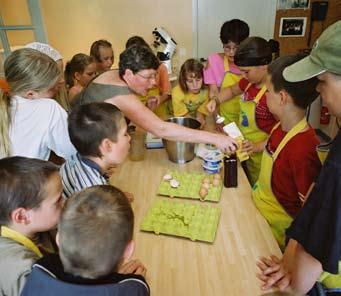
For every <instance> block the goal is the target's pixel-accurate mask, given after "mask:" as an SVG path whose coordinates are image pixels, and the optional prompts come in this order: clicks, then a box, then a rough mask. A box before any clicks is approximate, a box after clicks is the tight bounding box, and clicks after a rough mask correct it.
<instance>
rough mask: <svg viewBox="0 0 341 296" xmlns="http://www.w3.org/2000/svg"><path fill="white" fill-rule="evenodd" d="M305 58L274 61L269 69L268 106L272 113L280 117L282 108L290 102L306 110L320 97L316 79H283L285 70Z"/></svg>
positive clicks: (291, 57) (295, 57)
mask: <svg viewBox="0 0 341 296" xmlns="http://www.w3.org/2000/svg"><path fill="white" fill-rule="evenodd" d="M302 58H304V55H299V54H296V55H290V56H283V57H280V58H278V59H276V60H275V61H273V62H272V63H271V64H270V65H269V67H268V76H267V81H266V85H267V90H268V92H267V94H266V96H267V105H268V107H269V109H270V111H271V112H272V113H274V114H275V115H280V113H281V112H282V109H281V108H280V106H284V105H286V103H287V102H288V100H292V102H293V104H294V105H295V106H296V107H298V108H300V109H303V110H304V109H306V108H307V107H308V106H309V105H310V104H311V103H312V102H313V101H314V100H315V99H316V98H317V96H318V92H317V91H316V86H317V83H318V79H317V78H316V77H313V78H310V79H307V80H303V81H299V82H288V81H286V80H285V79H284V77H283V70H284V69H285V68H286V67H288V66H290V65H292V64H294V63H296V62H298V61H299V60H301V59H302Z"/></svg>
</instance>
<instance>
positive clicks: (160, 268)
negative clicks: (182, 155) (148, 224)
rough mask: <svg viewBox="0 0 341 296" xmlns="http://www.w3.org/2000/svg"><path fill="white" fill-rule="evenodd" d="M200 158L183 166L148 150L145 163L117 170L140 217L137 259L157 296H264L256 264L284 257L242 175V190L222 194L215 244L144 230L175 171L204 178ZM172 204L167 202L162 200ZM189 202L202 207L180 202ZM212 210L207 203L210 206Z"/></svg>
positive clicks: (161, 151) (117, 177)
mask: <svg viewBox="0 0 341 296" xmlns="http://www.w3.org/2000/svg"><path fill="white" fill-rule="evenodd" d="M201 163H202V161H201V160H200V159H198V158H196V159H194V160H193V161H191V162H189V163H187V164H184V165H178V164H175V163H172V162H170V161H169V160H168V158H167V154H166V151H165V150H164V149H158V150H147V153H146V158H145V160H143V161H138V162H132V161H130V160H126V161H125V163H124V164H123V165H122V166H121V167H119V168H117V169H116V171H115V172H114V175H113V176H112V178H111V181H112V184H113V185H115V186H117V187H119V188H120V189H122V190H123V191H128V192H132V193H133V194H134V196H135V201H134V202H133V203H132V206H133V209H134V213H135V233H134V239H135V242H136V251H135V256H134V257H135V258H139V259H140V260H141V261H142V262H143V263H144V264H145V265H146V267H147V269H148V271H147V281H148V283H149V285H150V287H151V292H152V295H162V296H168V295H172V296H173V295H177V296H182V295H184V296H192V295H193V296H194V295H195V296H197V295H205V296H206V295H207V296H208V295H209V296H211V295H214V296H220V295H228V296H231V295H236V296H237V295H238V296H246V295H250V296H251V295H252V296H254V295H260V294H261V291H260V289H259V287H260V281H259V280H258V279H257V278H256V275H255V274H256V271H257V267H256V260H257V259H258V257H259V256H261V255H265V256H267V255H270V254H275V255H277V256H281V252H280V250H279V247H278V245H277V243H276V241H275V239H274V238H273V236H272V234H271V231H270V228H269V226H268V224H267V223H266V221H265V220H264V219H263V217H262V216H261V215H260V214H259V212H258V211H257V209H256V208H255V206H254V204H253V202H252V200H251V188H250V185H249V183H248V181H247V179H246V177H245V174H244V172H243V170H242V169H241V168H240V167H239V169H238V188H231V189H227V188H224V189H223V191H222V197H221V201H220V202H219V203H208V204H210V205H212V206H217V207H221V209H222V212H221V217H220V222H219V226H218V231H217V235H216V239H215V241H214V243H213V244H208V243H202V242H193V241H191V240H187V239H182V238H177V237H172V236H166V235H155V234H153V233H147V232H141V231H140V230H139V228H140V224H141V221H142V219H143V217H144V215H145V214H146V213H147V211H148V209H149V207H150V205H151V204H152V202H153V201H154V200H155V199H156V198H157V195H156V192H157V188H158V185H159V184H160V182H161V178H162V176H163V175H164V174H165V173H166V172H167V171H169V170H173V169H177V170H181V171H189V172H195V171H198V172H202V168H201ZM158 198H166V197H158ZM177 200H179V201H180V200H181V201H183V202H189V203H200V201H191V200H184V199H177ZM206 204H207V203H206Z"/></svg>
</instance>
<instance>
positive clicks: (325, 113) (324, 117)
mask: <svg viewBox="0 0 341 296" xmlns="http://www.w3.org/2000/svg"><path fill="white" fill-rule="evenodd" d="M329 122H330V113H329V110H328V108H327V107H326V106H323V105H322V106H321V115H320V124H324V125H327V124H329Z"/></svg>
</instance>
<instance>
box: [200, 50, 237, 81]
mask: <svg viewBox="0 0 341 296" xmlns="http://www.w3.org/2000/svg"><path fill="white" fill-rule="evenodd" d="M229 66H230V72H231V73H234V74H238V75H239V74H240V71H239V69H238V68H237V66H235V65H234V64H231V63H230V64H229ZM224 76H225V68H224V59H223V58H222V57H221V55H220V54H219V53H212V54H211V55H209V57H208V62H207V67H206V68H205V69H204V82H205V83H206V84H214V85H217V86H218V87H220V86H221V84H222V82H223V79H224Z"/></svg>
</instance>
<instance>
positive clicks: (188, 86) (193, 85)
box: [179, 59, 204, 94]
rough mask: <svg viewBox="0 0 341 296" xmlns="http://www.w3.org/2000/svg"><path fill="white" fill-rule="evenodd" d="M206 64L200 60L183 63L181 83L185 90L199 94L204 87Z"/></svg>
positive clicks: (180, 76) (180, 75)
mask: <svg viewBox="0 0 341 296" xmlns="http://www.w3.org/2000/svg"><path fill="white" fill-rule="evenodd" d="M203 71H204V66H203V64H202V63H200V62H199V61H198V60H195V59H189V60H187V61H186V62H184V63H183V65H182V66H181V69H180V74H179V85H180V88H181V89H182V91H183V92H185V93H193V94H197V93H199V92H200V90H201V89H202V88H203V86H204V84H203V77H204V72H203Z"/></svg>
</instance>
